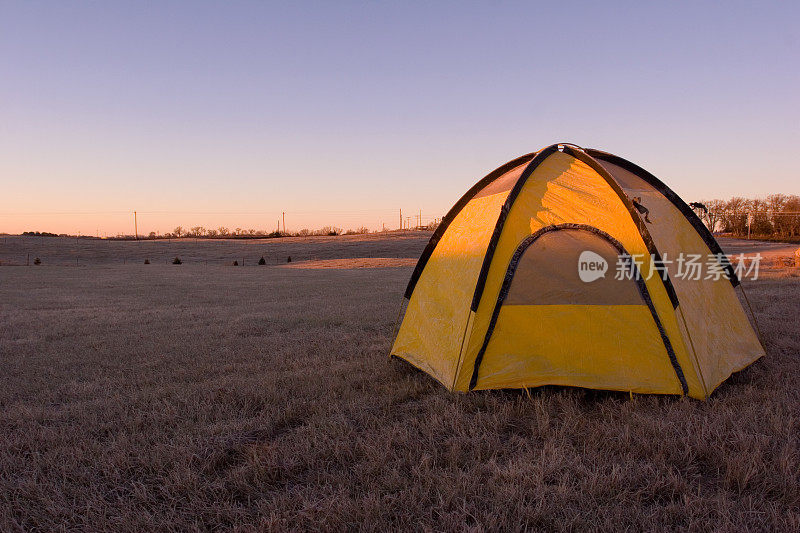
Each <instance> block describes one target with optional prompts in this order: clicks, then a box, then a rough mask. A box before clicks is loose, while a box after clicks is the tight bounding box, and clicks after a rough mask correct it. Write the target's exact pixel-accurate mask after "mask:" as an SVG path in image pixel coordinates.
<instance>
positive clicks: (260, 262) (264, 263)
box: [258, 255, 267, 265]
mask: <svg viewBox="0 0 800 533" xmlns="http://www.w3.org/2000/svg"><path fill="white" fill-rule="evenodd" d="M258 264H259V265H266V264H267V260H266V259H264V256H263V255H262V256H261V259H259V260H258Z"/></svg>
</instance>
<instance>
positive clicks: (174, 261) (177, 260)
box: [172, 256, 183, 265]
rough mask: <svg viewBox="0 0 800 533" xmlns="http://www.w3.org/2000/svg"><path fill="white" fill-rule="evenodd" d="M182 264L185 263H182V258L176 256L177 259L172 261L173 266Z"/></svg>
mask: <svg viewBox="0 0 800 533" xmlns="http://www.w3.org/2000/svg"><path fill="white" fill-rule="evenodd" d="M181 263H183V261H181V258H180V257H177V256H176V257H175V259H173V260H172V264H173V265H180V264H181Z"/></svg>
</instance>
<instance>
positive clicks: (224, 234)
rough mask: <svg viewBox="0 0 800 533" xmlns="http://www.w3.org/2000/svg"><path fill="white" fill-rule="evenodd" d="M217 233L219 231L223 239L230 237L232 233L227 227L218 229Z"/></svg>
mask: <svg viewBox="0 0 800 533" xmlns="http://www.w3.org/2000/svg"><path fill="white" fill-rule="evenodd" d="M217 231H219V234H220V235H222V236H223V237H225V236H227V235H229V234H230V233H231V230H229V229H228V228H226V227H225V226H220V227H218V228H217Z"/></svg>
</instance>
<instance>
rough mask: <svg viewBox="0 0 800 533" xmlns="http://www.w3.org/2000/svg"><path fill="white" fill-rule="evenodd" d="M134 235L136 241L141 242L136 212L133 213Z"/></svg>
mask: <svg viewBox="0 0 800 533" xmlns="http://www.w3.org/2000/svg"><path fill="white" fill-rule="evenodd" d="M133 233H134V235H135V237H134V238H135V239H136V240H137V241H138V240H139V223H138V222H137V221H136V211H134V212H133Z"/></svg>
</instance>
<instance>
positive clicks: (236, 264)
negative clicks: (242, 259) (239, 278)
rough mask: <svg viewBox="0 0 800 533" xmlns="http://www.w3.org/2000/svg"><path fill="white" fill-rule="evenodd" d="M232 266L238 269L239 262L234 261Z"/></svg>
mask: <svg viewBox="0 0 800 533" xmlns="http://www.w3.org/2000/svg"><path fill="white" fill-rule="evenodd" d="M233 266H235V267H238V266H239V261H237V260H235V259H234V260H233Z"/></svg>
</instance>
